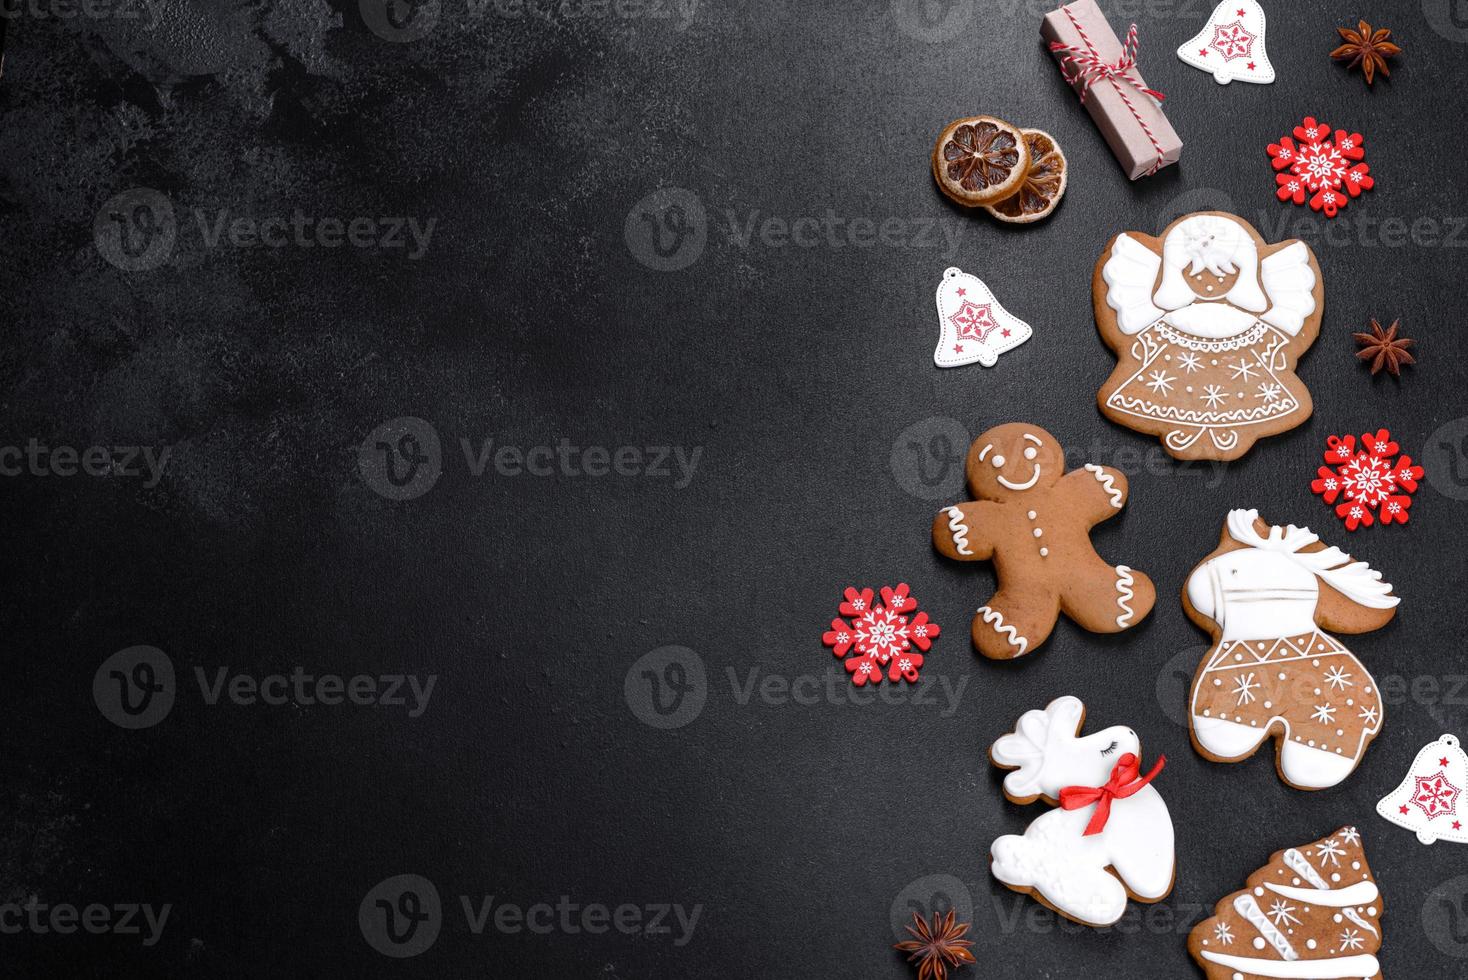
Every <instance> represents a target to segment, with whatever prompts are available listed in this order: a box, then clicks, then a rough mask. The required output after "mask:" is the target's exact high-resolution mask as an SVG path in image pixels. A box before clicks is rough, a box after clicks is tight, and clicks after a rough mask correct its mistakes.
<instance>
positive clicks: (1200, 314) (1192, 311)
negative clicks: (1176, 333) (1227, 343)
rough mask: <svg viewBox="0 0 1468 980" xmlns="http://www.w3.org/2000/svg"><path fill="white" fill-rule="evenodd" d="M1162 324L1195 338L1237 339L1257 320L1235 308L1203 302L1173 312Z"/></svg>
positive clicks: (1246, 312) (1251, 314)
mask: <svg viewBox="0 0 1468 980" xmlns="http://www.w3.org/2000/svg"><path fill="white" fill-rule="evenodd" d="M1163 322H1165V323H1168V324H1170V325H1172V326H1174V327H1176V328H1177V329H1179V330H1183V331H1186V332H1187V333H1190V334H1192V335H1193V336H1195V337H1206V338H1209V339H1218V338H1222V337H1237V336H1238V335H1239V334H1241V333H1243V332H1244V331H1245V330H1248V329H1249V328H1250V327H1252V326H1254V324H1256V323H1258V322H1259V318H1258V317H1257V316H1255V315H1254V314H1253V313H1250V312H1249V311H1247V310H1241V309H1238V308H1237V307H1233V306H1225V305H1222V304H1219V303H1208V302H1203V303H1195V304H1194V305H1192V306H1185V307H1183V308H1182V309H1180V310H1173V311H1172V312H1170V313H1168V314H1167V315H1166V316H1164V317H1163Z"/></svg>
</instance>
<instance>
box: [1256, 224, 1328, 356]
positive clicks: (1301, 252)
mask: <svg viewBox="0 0 1468 980" xmlns="http://www.w3.org/2000/svg"><path fill="white" fill-rule="evenodd" d="M1259 277H1260V279H1261V280H1262V281H1263V283H1264V289H1265V291H1266V292H1268V293H1269V299H1270V301H1271V302H1272V303H1273V304H1274V305H1272V306H1271V307H1270V308H1269V311H1268V312H1266V313H1264V314H1262V315H1261V316H1260V317H1259V319H1261V320H1263V321H1264V322H1265V323H1268V324H1270V325H1271V326H1275V327H1278V328H1279V329H1281V330H1283V331H1285V332H1286V333H1288V334H1289V335H1290V336H1291V337H1293V336H1295V335H1296V334H1298V333H1299V332H1300V328H1301V327H1303V326H1304V325H1305V320H1306V319H1307V318H1308V317H1309V316H1310V314H1312V313H1314V312H1315V270H1314V269H1313V268H1312V267H1311V265H1310V250H1309V249H1308V248H1306V247H1305V243H1304V242H1294V243H1292V244H1291V245H1290V246H1289V247H1288V248H1282V249H1280V250H1279V251H1278V252H1275V253H1274V254H1273V255H1271V256H1269V257H1268V258H1266V259H1265V260H1264V261H1263V262H1262V263H1260V265H1259Z"/></svg>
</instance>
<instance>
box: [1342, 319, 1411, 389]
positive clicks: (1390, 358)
mask: <svg viewBox="0 0 1468 980" xmlns="http://www.w3.org/2000/svg"><path fill="white" fill-rule="evenodd" d="M1401 322H1402V321H1401V320H1393V321H1392V325H1391V326H1390V327H1387V328H1386V329H1385V330H1383V329H1381V324H1380V323H1377V322H1376V320H1374V319H1373V320H1372V321H1371V332H1370V333H1358V334H1352V336H1354V337H1355V338H1356V343H1358V344H1360V345H1361V349H1360V350H1358V351H1357V352H1356V356H1357V357H1359V358H1360V359H1361V360H1363V361H1370V362H1371V373H1372V374H1376V373H1377V372H1378V371H1380V370H1381V369H1382V368H1386V369H1387V370H1388V371H1390V372H1391V375H1392V377H1394V378H1399V377H1401V376H1402V365H1403V364H1416V363H1417V359H1416V358H1415V357H1413V356H1412V355H1411V354H1409V353H1407V348H1408V347H1411V346H1412V341H1411V340H1409V339H1407V338H1406V337H1398V336H1397V328H1398V327H1399V326H1400V325H1401Z"/></svg>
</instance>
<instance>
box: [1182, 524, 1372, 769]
mask: <svg viewBox="0 0 1468 980" xmlns="http://www.w3.org/2000/svg"><path fill="white" fill-rule="evenodd" d="M1400 601H1401V599H1399V598H1398V597H1397V596H1395V595H1392V587H1391V585H1390V583H1387V582H1383V581H1382V580H1381V573H1380V572H1378V571H1374V570H1373V569H1372V568H1371V567H1370V566H1369V565H1367V564H1366V563H1365V562H1364V561H1354V560H1353V559H1352V558H1351V556H1350V555H1348V554H1346V553H1345V552H1343V551H1341V550H1340V549H1339V548H1333V547H1326V546H1325V545H1324V544H1322V543H1321V542H1320V538H1319V537H1317V536H1316V535H1315V534H1312V533H1311V532H1310V529H1309V528H1304V527H1295V526H1294V525H1290V526H1289V527H1271V526H1270V525H1269V524H1266V523H1265V522H1264V521H1262V520H1260V519H1259V512H1258V511H1256V510H1235V511H1230V512H1229V515H1228V521H1227V523H1226V524H1225V526H1224V529H1223V540H1222V543H1221V544H1220V545H1219V547H1218V550H1216V551H1214V552H1213V554H1211V555H1209V556H1208V557H1207V558H1205V559H1203V561H1202V563H1201V564H1199V565H1198V567H1197V568H1195V569H1193V572H1192V574H1191V575H1190V576H1188V583H1187V586H1186V587H1185V588H1184V590H1183V608H1184V609H1185V610H1187V613H1188V617H1189V618H1190V619H1192V620H1193V622H1195V623H1197V624H1198V625H1199V626H1201V627H1203V628H1204V629H1206V630H1208V631H1209V632H1210V633H1212V634H1213V646H1212V647H1211V648H1210V649H1209V651H1208V654H1207V656H1205V657H1204V658H1203V662H1202V663H1201V664H1199V665H1198V672H1197V675H1196V676H1195V677H1194V678H1193V690H1192V695H1191V697H1190V699H1189V711H1188V717H1189V718H1190V719H1191V727H1192V732H1193V746H1194V748H1196V749H1197V750H1198V752H1199V754H1201V755H1203V756H1204V757H1205V758H1208V759H1211V760H1213V761H1214V762H1242V761H1243V760H1244V759H1247V758H1249V757H1250V756H1251V755H1253V754H1254V753H1255V752H1257V751H1258V750H1259V748H1260V746H1262V745H1263V744H1264V743H1265V742H1266V741H1268V740H1269V738H1270V737H1271V736H1272V737H1275V738H1277V739H1278V740H1279V750H1278V753H1277V761H1276V766H1277V768H1278V769H1279V775H1280V778H1281V779H1283V780H1284V781H1285V782H1286V783H1288V784H1289V785H1291V786H1293V787H1295V788H1296V789H1325V788H1326V787H1329V786H1334V785H1336V784H1337V783H1339V782H1340V781H1341V780H1343V779H1345V778H1346V777H1347V776H1349V775H1350V774H1351V773H1352V772H1353V771H1354V770H1355V768H1356V766H1357V765H1358V764H1360V762H1361V756H1362V755H1363V754H1365V752H1366V746H1367V745H1369V744H1370V742H1371V740H1372V739H1373V738H1375V737H1376V733H1377V732H1379V731H1381V723H1382V698H1381V691H1380V690H1379V689H1378V688H1377V685H1376V681H1375V680H1374V679H1372V677H1371V673H1370V672H1369V671H1367V669H1366V667H1365V665H1364V664H1362V663H1361V661H1359V660H1357V659H1356V657H1355V655H1354V654H1352V653H1351V651H1350V650H1347V649H1346V648H1345V646H1344V645H1343V644H1342V643H1341V642H1340V641H1339V640H1337V639H1336V638H1335V637H1333V636H1331V635H1330V634H1329V633H1326V632H1325V630H1327V629H1328V630H1333V631H1337V632H1341V633H1365V632H1367V631H1369V630H1374V629H1380V628H1381V627H1383V626H1385V625H1386V624H1387V622H1388V621H1389V620H1390V619H1391V618H1392V616H1393V615H1394V614H1395V613H1396V607H1397V603H1398V602H1400Z"/></svg>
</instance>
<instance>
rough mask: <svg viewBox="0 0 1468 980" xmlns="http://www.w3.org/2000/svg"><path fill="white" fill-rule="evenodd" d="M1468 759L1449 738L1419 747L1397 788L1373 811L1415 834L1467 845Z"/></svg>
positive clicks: (1427, 840) (1422, 838)
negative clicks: (1419, 749) (1420, 749)
mask: <svg viewBox="0 0 1468 980" xmlns="http://www.w3.org/2000/svg"><path fill="white" fill-rule="evenodd" d="M1465 791H1468V756H1465V755H1464V754H1463V750H1462V749H1461V748H1459V747H1458V739H1457V737H1456V736H1453V735H1443V736H1441V737H1440V738H1439V739H1438V740H1437V741H1436V742H1432V743H1431V744H1429V745H1426V746H1424V747H1423V749H1422V751H1421V752H1418V753H1417V758H1416V759H1414V760H1413V761H1412V768H1411V770H1410V771H1409V772H1408V773H1407V776H1406V778H1405V779H1403V780H1402V783H1401V785H1400V786H1398V787H1397V788H1396V789H1394V790H1392V791H1391V792H1390V793H1388V794H1387V795H1386V796H1383V797H1382V798H1381V802H1380V803H1378V804H1376V812H1377V813H1379V814H1381V815H1382V816H1383V817H1385V818H1386V819H1388V820H1390V821H1391V822H1392V823H1394V824H1396V825H1397V826H1399V827H1405V828H1406V829H1408V830H1411V831H1414V832H1416V834H1417V839H1418V840H1420V841H1421V842H1422V843H1424V844H1431V843H1432V842H1433V841H1436V840H1447V841H1452V842H1454V843H1456V844H1468V792H1465Z"/></svg>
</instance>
